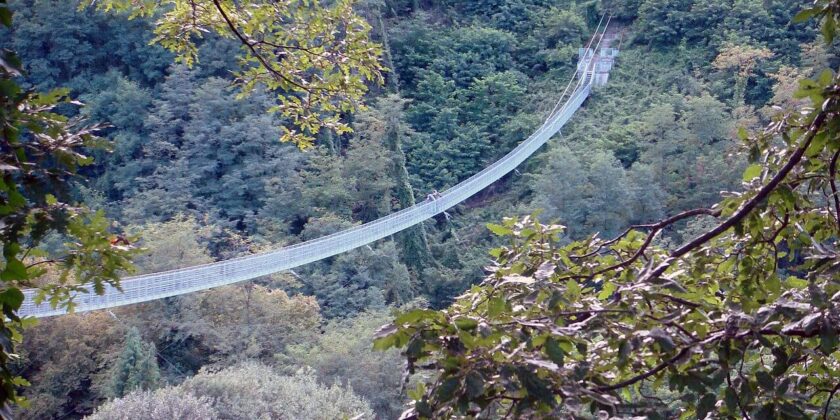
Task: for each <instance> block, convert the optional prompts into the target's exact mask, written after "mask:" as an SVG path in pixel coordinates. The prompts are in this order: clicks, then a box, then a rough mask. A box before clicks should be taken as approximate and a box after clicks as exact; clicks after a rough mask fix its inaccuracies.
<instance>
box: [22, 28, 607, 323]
mask: <svg viewBox="0 0 840 420" xmlns="http://www.w3.org/2000/svg"><path fill="white" fill-rule="evenodd" d="M596 33H597V31H596ZM591 61H592V60H591V59H590V60H587V62H586V63H585V65H584V68H586V69H587V71H585V72H582V75H581V76H580V77H579V80H578V83H577V85H576V87H575V89H573V90H572V92H571V93H570V94H569V96H568V99H566V101H565V103H563V106H562V107H560V108H559V109H557V110H555V111H554V112H552V114H551V115H550V116H549V117H548V119H547V120H546V122H545V123H544V124H543V125H542V126H541V127H540V128H539V129H537V131H536V132H534V134H532V135H531V136H530V137H528V139H526V140H525V141H523V142H522V143H520V144H519V146H517V147H516V148H514V149H513V150H512V151H511V152H510V153H508V154H507V155H505V156H504V157H502V158H501V159H499V160H498V161H496V162H494V163H493V164H491V165H490V166H488V167H486V168H485V169H484V170H482V171H481V172H479V173H477V174H475V175H473V176H472V177H470V178H468V179H467V180H465V181H463V182H461V183H459V184H457V185H455V186H454V187H452V188H450V189H448V190H446V191H445V192H443V193H442V194H440V195H439V196H437V198H435V199H427V200H426V201H424V202H422V203H419V204H416V205H414V206H412V207H408V208H406V209H403V210H401V211H398V212H396V213H393V214H390V215H388V216H385V217H383V218H381V219H377V220H375V221H372V222H369V223H366V224H363V225H360V226H356V227H353V228H350V229H347V230H344V231H341V232H337V233H334V234H332V235H328V236H325V237H322V238H318V239H314V240H311V241H306V242H303V243H299V244H295V245H291V246H287V247H284V248H280V249H277V250H274V251H268V252H264V253H260V254H255V255H248V256H244V257H239V258H234V259H230V260H225V261H219V262H215V263H210V264H204V265H199V266H194V267H188V268H182V269H178V270H171V271H165V272H160V273H153V274H146V275H141V276H134V277H128V278H125V279H123V280H122V282H121V285H122V289H123V290H122V292H121V291H119V290H117V289H116V288H115V287H112V286H106V287H105V292H104V293H103V294H101V295H97V294H92V293H85V294H80V295H78V296H76V297H75V298H74V301H75V303H76V307H75V311H76V312H84V311H92V310H96V309H104V308H111V307H116V306H123V305H130V304H133V303H139V302H147V301H151V300H156V299H162V298H166V297H170V296H177V295H182V294H186V293H191V292H195V291H199V290H205V289H210V288H213V287H218V286H223V285H228V284H232V283H237V282H241V281H245V280H251V279H254V278H257V277H261V276H265V275H269V274H273V273H277V272H280V271H284V270H289V269H292V268H294V267H298V266H301V265H304V264H308V263H311V262H314V261H318V260H321V259H324V258H327V257H331V256H333V255H336V254H340V253H343V252H346V251H349V250H351V249H354V248H358V247H360V246H364V245H366V244H369V243H371V242H374V241H377V240H379V239H383V238H385V237H388V236H390V235H393V234H395V233H397V232H400V231H402V230H404V229H407V228H409V227H411V226H414V225H416V224H418V223H421V222H423V221H425V220H427V219H429V218H431V217H433V216H435V215H437V214H440V213H442V212H444V211H445V210H447V209H449V208H451V207H453V206H455V205H457V204H458V203H461V202H462V201H464V200H466V199H467V198H469V197H470V196H472V195H474V194H476V193H477V192H479V191H481V190H482V189H484V188H485V187H487V186H488V185H490V184H492V183H493V182H496V181H497V180H499V179H500V178H502V177H503V176H504V175H506V174H507V173H509V172H511V171H513V170H514V168H516V167H517V166H519V164H521V163H522V162H523V161H525V159H527V158H528V157H530V156H531V155H532V154H533V153H534V152H536V151H537V149H539V148H540V147H541V146H542V145H543V144H545V142H546V141H548V139H549V138H551V137H552V136H553V135H554V134H556V133H557V132H558V131H559V130H560V128H561V127H563V125H565V124H566V122H567V121H569V119H570V118H571V117H572V115H574V113H575V111H577V110H578V109H579V108H580V107H581V105H582V104H583V102H584V100H586V98H587V97H588V96H589V93H590V90H591V82H592V80H591V79H592V69H591V65H592V62H591ZM561 100H562V98H561ZM36 293H37V290H35V289H28V290H25V291H24V295H25V296H26V300H25V301H24V303H23V305H22V307H21V309H20V311H19V314H20V315H21V316H34V317H48V316H54V315H61V314H63V313H65V312H66V311H65V310H64V309H61V308H59V309H54V308H52V307H51V306H50V305H49V304H48V303H42V304H40V305H36V304H35V302H34V301H33V298H34V296H35V295H36Z"/></svg>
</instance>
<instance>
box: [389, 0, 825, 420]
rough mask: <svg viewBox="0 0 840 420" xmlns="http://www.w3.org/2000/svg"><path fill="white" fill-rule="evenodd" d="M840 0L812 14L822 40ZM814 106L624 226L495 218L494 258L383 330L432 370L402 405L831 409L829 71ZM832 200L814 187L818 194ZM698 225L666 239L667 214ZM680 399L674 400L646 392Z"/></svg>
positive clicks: (806, 85)
mask: <svg viewBox="0 0 840 420" xmlns="http://www.w3.org/2000/svg"><path fill="white" fill-rule="evenodd" d="M838 10H840V7H838V3H837V2H836V1H835V0H819V1H817V2H816V3H815V4H814V5H813V6H811V7H810V8H808V9H806V10H805V11H804V12H802V13H801V14H800V15H799V17H798V18H797V20H802V19H807V18H809V17H813V16H817V17H818V18H819V19H821V20H822V24H823V28H824V29H823V33H824V36H825V39H826V41H828V42H831V41H832V40H833V38H834V35H835V31H836V29H835V28H836V21H837V19H840V13H838ZM797 95H798V96H801V97H804V98H808V99H809V100H810V104H809V106H804V107H800V108H798V109H797V111H796V112H784V113H782V114H781V115H779V116H777V117H776V118H775V119H774V121H773V122H772V123H771V124H770V125H769V126H768V127H767V128H765V129H764V130H761V131H759V132H757V133H755V134H753V135H752V136H750V135H748V134H747V132H745V131H742V133H741V137H742V138H743V140H744V142H745V151H746V152H747V153H746V154H745V155H746V156H748V157H749V158H750V160H751V162H754V163H752V164H751V165H750V166H748V167H747V169H746V170H745V171H744V174H743V192H741V193H739V194H732V195H731V196H727V197H726V198H725V199H724V200H723V201H721V202H720V203H718V204H717V205H715V206H714V207H712V208H697V209H693V210H689V211H685V212H682V213H679V214H677V215H674V216H672V217H670V218H667V219H663V220H661V221H659V222H655V223H649V224H644V225H639V226H635V227H632V228H631V229H628V230H626V231H624V232H623V233H621V234H619V235H617V236H616V237H615V238H605V239H602V238H598V237H595V238H589V239H587V240H585V241H581V242H573V243H570V244H565V245H564V244H561V243H559V242H558V235H559V234H560V233H561V232H562V231H563V228H562V227H561V226H558V225H543V224H540V223H539V222H538V221H537V220H536V219H535V218H534V217H533V216H529V217H525V218H523V219H520V220H515V219H506V220H505V221H504V222H503V224H501V225H490V226H489V227H490V229H491V230H492V231H494V232H495V233H496V234H498V235H501V236H503V237H509V238H511V241H510V242H509V243H508V244H507V245H505V246H503V247H501V248H497V249H495V250H493V251H492V252H491V254H492V255H493V256H494V258H495V265H494V267H493V270H492V274H491V275H490V276H488V278H487V279H486V280H485V282H484V283H483V284H482V285H480V286H476V287H474V288H473V289H471V290H470V291H469V292H467V293H465V294H464V295H462V296H460V297H459V298H458V300H457V301H456V302H455V304H454V305H453V306H452V307H450V308H449V309H447V310H445V311H441V312H436V311H428V310H415V311H410V312H407V313H404V314H402V315H400V316H398V317H397V319H396V320H395V322H394V324H393V325H390V326H388V327H386V328H385V329H383V330H382V332H381V335H380V336H381V338H380V339H379V340H378V342H377V346H378V347H380V348H390V347H394V346H397V347H405V349H406V350H405V354H406V357H407V359H408V363H409V370H410V371H413V370H414V369H416V368H417V367H418V366H422V367H425V368H431V369H434V371H435V372H436V373H437V375H436V376H434V377H433V378H432V379H431V380H429V381H427V382H426V384H425V386H421V387H419V388H418V389H416V390H415V391H414V392H413V393H412V396H413V398H414V399H415V400H416V401H415V404H414V406H413V408H412V409H411V410H410V414H413V415H415V416H419V417H424V418H430V417H434V418H438V417H448V416H456V415H473V416H481V415H488V416H496V415H516V416H527V417H556V416H560V415H562V414H566V413H569V414H573V415H574V414H580V415H583V413H584V412H590V413H593V412H594V413H597V412H598V411H603V412H604V414H603V415H607V416H626V415H645V416H648V417H654V418H664V417H669V416H681V417H683V418H701V419H702V418H707V416H709V415H711V416H713V417H723V418H756V419H759V418H761V419H765V418H803V417H821V418H829V416H830V415H832V414H833V413H834V412H836V404H833V403H832V401H833V399H834V397H835V394H836V392H837V390H838V385H837V376H838V373H840V365H838V361H837V357H836V355H837V351H838V345H840V339H838V337H840V317H838V305H840V302H838V296H840V293H839V292H840V283H838V281H837V275H836V270H835V269H834V267H835V265H836V262H837V258H838V255H837V252H836V250H835V248H836V245H837V244H836V242H837V238H838V237H839V236H840V200H837V199H836V194H837V188H836V178H837V172H836V169H837V161H838V156H840V135H839V134H838V130H837V126H838V121H839V120H838V115H840V114H838V112H840V76H838V75H837V74H834V73H832V72H831V71H830V70H826V71H824V72H822V73H821V74H820V75H819V76H818V77H817V78H816V79H814V80H807V79H806V80H803V81H801V83H800V89H799V91H798V92H797ZM823 194H824V195H825V197H829V198H828V199H825V200H823V199H817V197H820V196H822V195H823ZM701 216H702V217H708V216H712V217H713V218H714V222H713V224H712V226H711V227H710V228H705V229H702V230H701V233H699V234H697V236H696V237H693V238H692V239H690V240H688V241H687V242H685V243H682V244H680V245H678V246H674V247H671V248H662V247H659V246H657V245H655V244H654V239H655V238H656V237H657V236H658V235H659V234H661V233H662V231H663V229H666V228H668V227H670V226H672V225H674V224H675V223H677V222H680V221H686V220H693V219H696V218H699V217H701ZM666 388H667V390H668V391H670V392H672V393H673V397H672V398H678V401H679V404H678V405H677V408H676V412H668V411H666V409H664V407H663V405H664V404H666V403H667V401H663V400H662V399H661V398H660V397H661V396H662V395H663V394H662V393H660V395H659V396H651V395H650V394H649V392H650V391H651V390H653V391H657V390H664V389H666Z"/></svg>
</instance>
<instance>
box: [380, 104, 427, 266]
mask: <svg viewBox="0 0 840 420" xmlns="http://www.w3.org/2000/svg"><path fill="white" fill-rule="evenodd" d="M385 146H386V147H387V148H388V150H390V151H391V152H393V154H394V162H393V167H392V168H393V169H392V171H393V174H394V180H395V183H396V187H395V191H394V193H395V194H394V195H395V196H396V198H397V201H398V202H399V206H400V209H404V208H407V207H411V206H413V205H414V204H415V200H414V190H413V189H412V188H411V182H409V179H408V170H406V168H405V153H404V152H403V150H402V141H401V138H400V121H399V118H398V116H397V115H393V114H392V115H389V116H388V126H387V131H386V132H385ZM395 236H396V239H397V243H398V244H399V246H400V248H401V250H402V255H403V260H404V261H403V262H404V263H405V265H406V266H408V267H409V268H411V269H413V270H414V271H415V272H417V273H419V272H421V271H422V270H423V267H425V266H426V265H427V264H428V263H429V262H431V261H432V253H431V252H430V251H429V244H428V242H427V241H426V229H425V227H424V226H423V224H422V223H419V224H417V225H415V226H412V227H410V228H408V229H406V230H404V231H402V232H400V233H398V234H396V235H395Z"/></svg>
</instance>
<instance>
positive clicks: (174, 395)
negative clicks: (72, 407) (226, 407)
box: [85, 388, 219, 420]
mask: <svg viewBox="0 0 840 420" xmlns="http://www.w3.org/2000/svg"><path fill="white" fill-rule="evenodd" d="M217 418H219V413H217V412H216V410H214V409H213V407H212V405H211V403H210V401H209V400H208V399H207V398H204V397H196V396H194V395H192V394H190V393H188V392H185V391H182V390H180V389H178V390H176V389H172V388H162V389H158V390H155V391H135V392H132V393H131V394H128V395H126V396H125V397H122V398H118V399H115V400H113V401H109V402H108V403H106V404H103V405H102V406H100V407H98V408H97V409H96V412H94V413H93V414H91V415H90V416H87V417H85V419H86V420H132V419H146V420H171V419H192V420H213V419H217Z"/></svg>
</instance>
